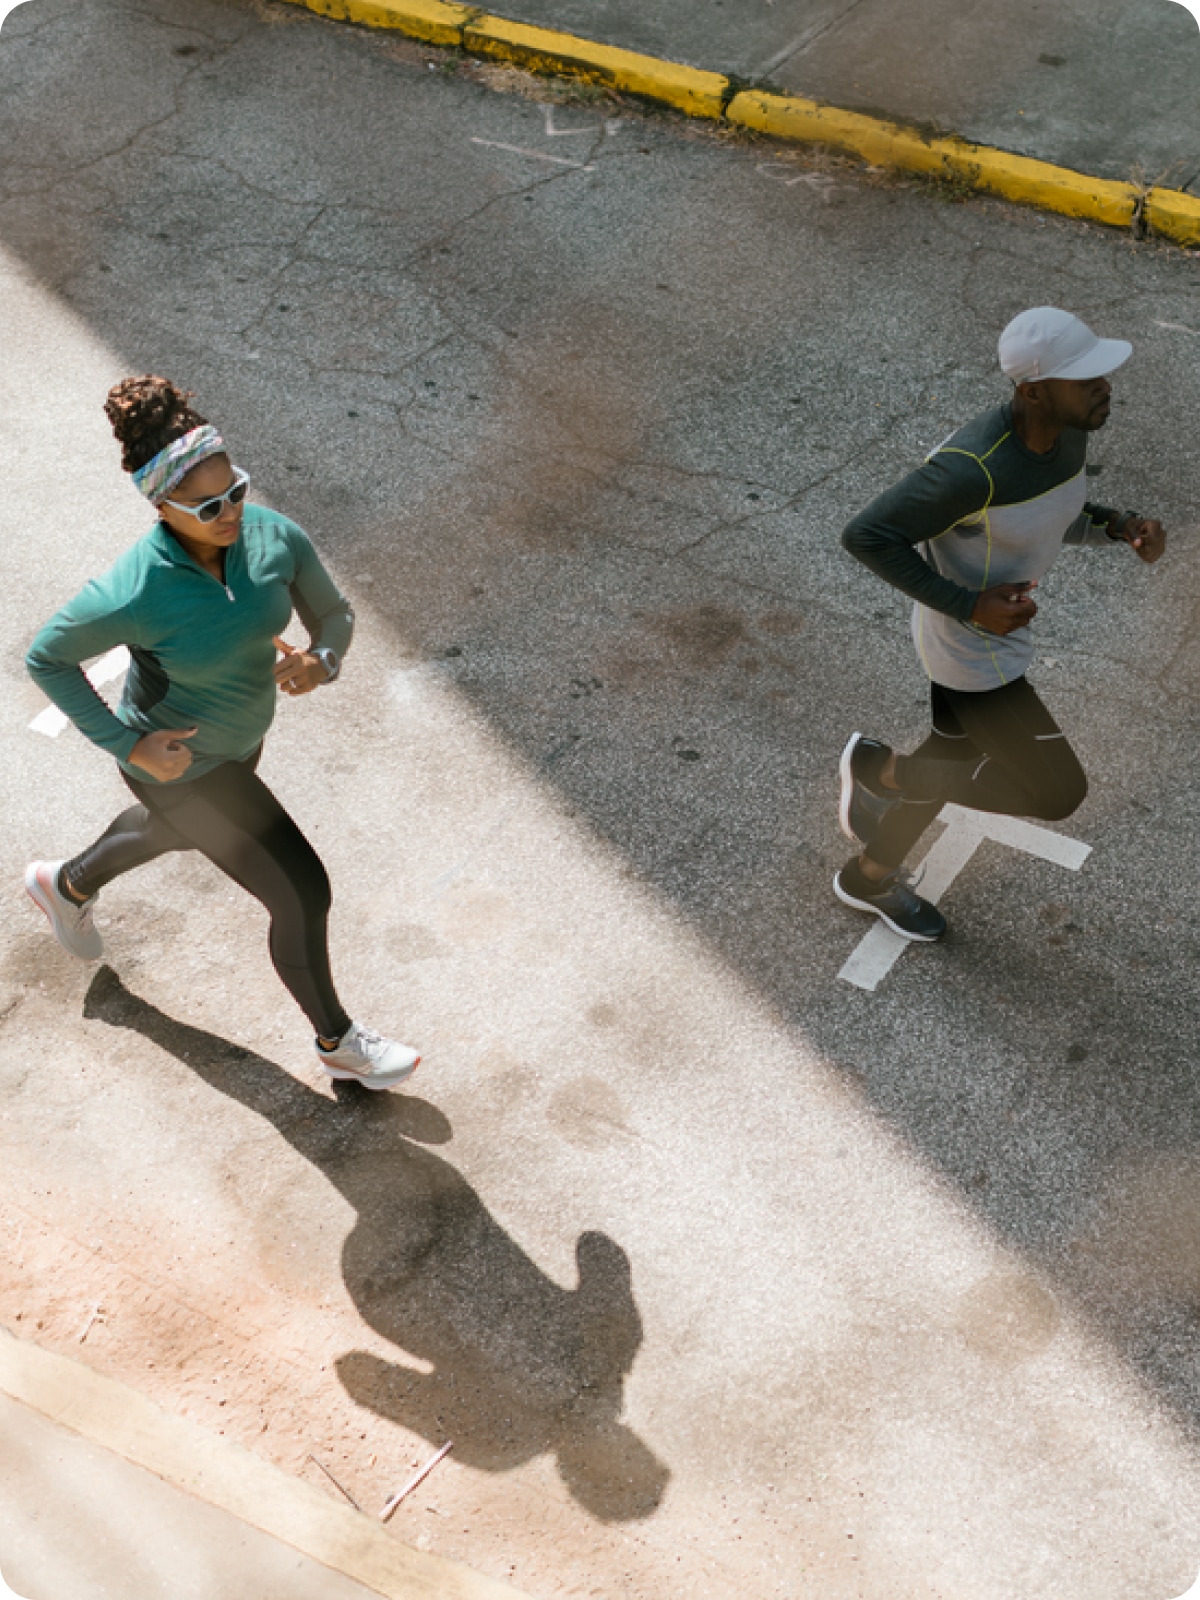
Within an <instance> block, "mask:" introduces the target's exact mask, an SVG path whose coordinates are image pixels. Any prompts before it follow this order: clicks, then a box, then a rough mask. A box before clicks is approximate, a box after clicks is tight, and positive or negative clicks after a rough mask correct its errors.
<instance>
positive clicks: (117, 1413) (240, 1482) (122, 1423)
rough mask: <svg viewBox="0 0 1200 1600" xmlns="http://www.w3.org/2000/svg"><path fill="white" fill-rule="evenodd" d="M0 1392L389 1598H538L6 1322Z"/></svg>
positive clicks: (0, 1334)
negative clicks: (402, 1532) (414, 1543)
mask: <svg viewBox="0 0 1200 1600" xmlns="http://www.w3.org/2000/svg"><path fill="white" fill-rule="evenodd" d="M0 1390H2V1391H3V1392H4V1393H5V1394H6V1395H8V1396H10V1398H12V1399H13V1400H17V1401H19V1402H21V1404H23V1405H26V1406H28V1407H29V1408H30V1409H31V1410H33V1411H37V1412H39V1413H40V1414H41V1415H42V1416H44V1417H48V1418H49V1419H50V1420H51V1421H52V1422H57V1423H60V1424H61V1425H62V1426H63V1427H66V1428H70V1429H71V1431H72V1432H73V1433H78V1434H80V1435H82V1437H83V1438H85V1439H90V1440H91V1441H92V1442H93V1443H94V1444H98V1445H101V1446H102V1447H103V1448H104V1449H106V1450H109V1451H111V1452H112V1454H113V1455H116V1456H120V1457H121V1458H122V1459H123V1460H125V1461H129V1462H131V1463H132V1464H133V1465H134V1466H138V1467H143V1468H145V1469H146V1470H147V1471H148V1472H152V1473H154V1475H155V1476H156V1477H158V1478H161V1479H162V1480H163V1481H164V1482H165V1483H169V1484H171V1485H173V1486H174V1487H175V1488H178V1489H182V1490H184V1491H185V1492H186V1493H187V1494H190V1495H192V1496H193V1497H194V1498H195V1499H197V1500H202V1501H204V1502H205V1503H206V1504H208V1505H211V1506H216V1507H218V1508H219V1509H220V1510H222V1511H227V1512H229V1513H230V1514H231V1515H233V1516H235V1517H237V1518H238V1519H239V1520H240V1521H242V1522H245V1523H248V1524H249V1525H250V1526H251V1527H253V1528H257V1529H258V1530H259V1531H260V1532H262V1533H266V1534H269V1535H270V1536H271V1537H272V1538H275V1539H278V1540H280V1541H281V1542H282V1543H283V1544H287V1545H290V1546H291V1547H292V1548H293V1549H295V1550H299V1551H300V1552H301V1553H302V1554H304V1555H306V1556H309V1557H311V1558H312V1560H314V1561H317V1562H319V1563H320V1564H321V1565H322V1566H324V1567H328V1568H330V1570H331V1571H334V1572H339V1573H341V1574H342V1575H343V1576H344V1577H347V1578H352V1579H353V1580H354V1581H355V1582H357V1583H360V1584H362V1585H363V1586H364V1587H365V1588H367V1589H371V1590H373V1591H374V1592H375V1593H376V1594H379V1595H382V1596H384V1597H385V1600H528V1597H526V1596H523V1595H522V1594H521V1592H520V1591H519V1590H517V1589H514V1588H512V1587H510V1586H509V1585H508V1584H504V1583H500V1582H497V1581H496V1580H495V1579H493V1578H486V1577H484V1576H483V1575H482V1574H481V1573H477V1572H474V1571H473V1570H472V1569H471V1568H469V1567H465V1566H463V1565H461V1563H459V1562H457V1561H451V1560H448V1559H447V1558H446V1557H444V1556H434V1555H427V1554H424V1553H423V1552H422V1551H419V1550H413V1549H410V1548H409V1546H408V1545H405V1544H402V1543H401V1542H400V1540H398V1539H397V1538H395V1537H394V1536H393V1535H392V1534H389V1533H387V1532H386V1531H385V1530H384V1528H383V1526H382V1525H381V1524H380V1523H378V1522H376V1521H375V1520H374V1519H373V1518H372V1517H369V1516H367V1515H365V1514H364V1513H362V1512H359V1511H355V1510H354V1509H353V1508H352V1507H351V1506H349V1505H342V1504H340V1503H339V1502H337V1501H335V1500H333V1499H332V1497H331V1496H329V1495H327V1494H325V1493H324V1492H323V1491H322V1490H320V1489H315V1488H313V1487H312V1486H311V1485H309V1484H306V1483H302V1482H301V1481H300V1480H299V1479H298V1478H293V1477H291V1476H290V1475H289V1474H288V1473H286V1472H284V1471H283V1470H282V1469H281V1468H279V1467H276V1466H273V1465H272V1464H271V1463H270V1462H269V1461H264V1460H262V1459H261V1457H259V1456H256V1455H254V1454H253V1453H252V1452H251V1451H249V1450H246V1449H244V1448H243V1447H242V1446H241V1445H239V1444H235V1443H234V1442H233V1441H232V1440H229V1439H225V1438H222V1437H221V1436H219V1435H216V1434H211V1433H208V1432H207V1431H206V1430H205V1429H203V1428H201V1427H199V1426H198V1424H196V1423H194V1422H191V1421H189V1420H188V1419H187V1418H186V1417H178V1416H172V1415H171V1414H170V1413H169V1412H166V1411H164V1410H162V1408H161V1407H160V1406H158V1405H156V1404H155V1403H154V1401H152V1400H149V1399H147V1398H146V1396H145V1395H142V1394H139V1393H138V1392H137V1391H136V1390H135V1389H131V1388H129V1387H128V1386H127V1385H125V1384H123V1383H119V1382H118V1381H117V1380H116V1379H114V1378H107V1377H105V1376H103V1374H101V1373H98V1372H94V1371H93V1370H92V1368H90V1367H86V1366H84V1365H83V1364H82V1363H81V1362H78V1361H74V1360H72V1359H71V1358H70V1357H68V1356H62V1355H58V1354H56V1353H55V1352H53V1351H50V1350H45V1349H43V1348H42V1347H41V1346H40V1345H36V1344H33V1343H32V1342H30V1341H29V1340H27V1339H18V1338H17V1337H16V1336H15V1335H14V1334H13V1333H12V1332H11V1331H10V1330H9V1329H8V1328H5V1327H4V1326H2V1325H0Z"/></svg>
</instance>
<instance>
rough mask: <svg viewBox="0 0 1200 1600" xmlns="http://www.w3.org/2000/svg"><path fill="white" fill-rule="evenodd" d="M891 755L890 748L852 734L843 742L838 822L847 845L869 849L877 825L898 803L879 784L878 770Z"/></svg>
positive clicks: (898, 798)
mask: <svg viewBox="0 0 1200 1600" xmlns="http://www.w3.org/2000/svg"><path fill="white" fill-rule="evenodd" d="M891 753H892V747H891V745H887V744H880V742H879V740H878V739H867V738H864V736H863V735H862V734H861V733H852V734H851V735H850V737H849V739H847V741H846V748H845V749H844V750H843V751H842V762H841V775H842V798H841V804H840V806H839V807H838V818H839V821H840V822H841V825H842V832H843V833H844V834H845V835H846V837H847V839H849V840H850V842H851V844H862V845H869V844H870V842H871V840H872V839H873V838H874V836H875V834H876V833H877V832H878V829H879V824H880V823H881V822H882V821H883V819H884V818H885V817H886V816H887V815H888V813H889V812H890V811H891V809H892V807H893V806H896V805H899V803H900V795H899V794H898V793H896V792H893V793H891V794H889V793H888V792H887V790H885V789H884V787H883V785H882V784H881V783H880V781H879V773H880V770H881V768H882V767H883V764H884V762H885V761H886V760H887V758H888V757H889V756H890V755H891Z"/></svg>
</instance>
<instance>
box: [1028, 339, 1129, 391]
mask: <svg viewBox="0 0 1200 1600" xmlns="http://www.w3.org/2000/svg"><path fill="white" fill-rule="evenodd" d="M1132 354H1133V346H1132V345H1131V344H1130V343H1129V342H1128V340H1125V339H1098V340H1097V341H1096V343H1095V344H1094V345H1093V346H1092V348H1091V349H1090V350H1089V351H1088V353H1087V355H1085V356H1079V357H1078V358H1077V359H1076V360H1075V361H1068V362H1067V364H1066V366H1065V367H1059V368H1058V370H1057V372H1048V373H1047V374H1046V377H1047V378H1070V379H1073V380H1074V381H1076V382H1078V381H1080V380H1086V379H1088V378H1104V377H1107V376H1108V374H1109V373H1110V372H1115V371H1116V370H1117V368H1118V367H1123V366H1124V365H1125V363H1126V362H1127V361H1128V360H1129V358H1130V356H1131V355H1132ZM1035 381H1036V380H1035Z"/></svg>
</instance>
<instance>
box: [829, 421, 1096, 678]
mask: <svg viewBox="0 0 1200 1600" xmlns="http://www.w3.org/2000/svg"><path fill="white" fill-rule="evenodd" d="M1086 455H1087V434H1086V433H1084V432H1083V431H1082V430H1080V429H1075V428H1071V429H1068V430H1067V431H1066V432H1064V433H1063V434H1061V435H1060V436H1059V439H1058V441H1057V443H1056V444H1055V446H1054V448H1053V449H1052V450H1050V451H1047V452H1046V454H1045V455H1038V454H1036V453H1035V452H1034V451H1032V450H1030V449H1028V448H1027V447H1026V446H1025V445H1024V444H1022V443H1021V441H1020V439H1019V438H1018V437H1017V435H1016V432H1015V430H1014V428H1013V420H1012V407H1011V406H1009V405H1002V406H997V407H996V408H995V410H993V411H988V412H985V413H984V414H983V415H982V416H980V417H976V418H975V420H974V421H973V422H968V423H967V424H966V426H965V427H962V428H960V429H959V430H958V431H957V432H956V433H953V434H951V435H950V437H949V438H948V439H947V440H946V441H945V442H944V443H943V444H940V445H939V446H938V447H937V449H936V450H934V451H933V452H932V453H931V454H930V455H929V456H928V457H927V458H926V459H925V461H924V462H923V463H922V464H921V466H919V467H918V468H917V469H916V471H915V472H910V473H909V475H908V477H906V478H904V479H902V480H901V481H900V482H899V483H898V484H896V485H895V486H894V487H893V488H891V489H888V490H885V492H884V493H883V494H881V495H879V496H878V497H877V498H876V499H875V500H872V502H871V504H870V505H869V506H867V507H866V509H865V510H863V511H860V512H859V514H858V516H856V517H855V518H854V519H853V521H852V522H850V523H849V524H848V526H847V527H846V530H845V532H844V533H843V534H842V543H843V545H844V546H845V548H846V549H847V550H848V551H849V552H850V554H851V555H853V556H856V557H857V558H858V560H859V561H861V562H862V563H863V564H864V565H865V566H868V567H870V569H871V571H872V572H874V573H876V574H877V575H878V576H879V577H881V578H883V579H884V580H885V581H886V582H888V583H890V584H892V585H893V586H894V587H895V588H897V589H900V590H902V591H903V593H904V594H907V595H908V596H910V598H911V599H913V600H914V601H915V602H916V604H915V605H914V607H913V639H914V641H915V643H916V646H917V652H918V654H919V655H920V657H921V661H922V663H923V664H924V667H925V670H926V672H927V673H928V674H929V676H930V677H931V678H932V679H933V680H934V681H935V682H936V683H941V684H944V685H945V686H946V687H947V688H948V689H966V690H982V689H996V688H999V687H1000V686H1001V684H1005V683H1011V682H1012V681H1013V680H1014V679H1015V678H1019V677H1020V676H1021V675H1022V674H1023V673H1024V672H1025V670H1026V668H1027V667H1028V666H1029V662H1030V659H1031V658H1032V655H1033V638H1032V635H1031V633H1030V630H1029V629H1028V628H1027V627H1026V628H1018V629H1017V631H1016V632H1015V633H1010V634H1007V635H1004V636H1003V637H1002V636H1000V635H999V634H994V633H988V632H987V631H986V629H983V628H980V627H977V626H976V625H975V624H974V623H972V621H971V620H970V619H971V613H972V611H973V610H974V608H975V602H976V600H977V599H978V597H979V593H980V591H981V590H983V589H990V588H994V587H995V586H996V585H997V584H1001V583H1029V582H1036V581H1037V580H1038V579H1040V578H1042V577H1043V576H1044V575H1045V574H1046V573H1047V572H1049V570H1050V568H1051V567H1052V566H1053V565H1054V562H1055V560H1056V559H1057V557H1058V554H1059V551H1060V550H1061V549H1062V546H1063V544H1064V543H1066V544H1090V543H1099V544H1106V543H1108V542H1109V540H1108V534H1107V531H1106V525H1107V523H1108V519H1109V517H1110V516H1111V515H1112V512H1111V511H1109V509H1108V508H1107V507H1105V506H1096V505H1091V504H1089V503H1088V502H1087V499H1086V491H1085V485H1086V481H1087V480H1086V470H1085V468H1086Z"/></svg>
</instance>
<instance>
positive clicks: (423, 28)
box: [296, 0, 477, 45]
mask: <svg viewBox="0 0 1200 1600" xmlns="http://www.w3.org/2000/svg"><path fill="white" fill-rule="evenodd" d="M296 3H298V4H299V5H302V6H307V8H308V9H309V10H310V11H316V12H319V13H320V15H321V16H323V17H333V18H334V19H335V20H336V21H338V22H359V23H361V24H362V25H363V27H365V28H395V29H396V30H397V31H398V32H400V33H406V34H408V35H409V36H410V37H411V38H413V39H422V40H424V42H425V43H426V44H441V45H461V44H462V33H463V28H464V26H465V25H466V23H467V22H469V21H470V19H471V18H472V17H473V16H475V15H476V14H477V12H476V11H475V10H472V8H471V7H470V6H456V5H452V4H449V3H448V0H296Z"/></svg>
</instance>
